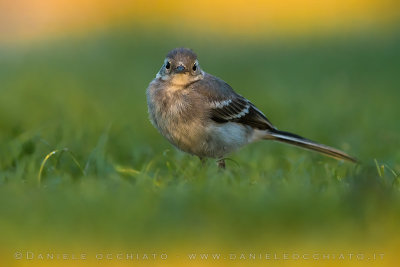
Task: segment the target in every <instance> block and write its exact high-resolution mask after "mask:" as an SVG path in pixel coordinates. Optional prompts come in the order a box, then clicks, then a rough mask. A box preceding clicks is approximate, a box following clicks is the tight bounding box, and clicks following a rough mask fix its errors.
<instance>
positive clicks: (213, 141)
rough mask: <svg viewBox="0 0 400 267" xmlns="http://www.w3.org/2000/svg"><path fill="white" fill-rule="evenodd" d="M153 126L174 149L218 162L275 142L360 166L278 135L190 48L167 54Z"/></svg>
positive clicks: (152, 101) (152, 99)
mask: <svg viewBox="0 0 400 267" xmlns="http://www.w3.org/2000/svg"><path fill="white" fill-rule="evenodd" d="M146 96H147V106H148V113H149V118H150V121H151V123H152V124H153V125H154V127H155V128H157V130H158V131H159V132H160V133H161V135H163V136H164V137H165V138H166V139H167V140H168V141H169V142H170V143H171V144H172V145H173V146H175V147H177V148H178V149H180V150H182V151H184V152H186V153H189V154H191V155H195V156H198V157H199V158H200V160H201V161H202V162H204V161H205V160H206V159H207V158H213V159H215V160H216V162H217V165H218V167H220V168H223V169H225V167H226V165H225V157H226V156H227V155H228V154H231V153H233V152H235V151H237V150H239V149H240V148H242V147H244V146H246V145H248V144H251V143H254V142H256V141H260V140H273V141H279V142H283V143H288V144H291V145H294V146H298V147H301V148H305V149H309V150H314V151H317V152H320V153H322V154H325V155H327V156H330V157H332V158H336V159H339V160H347V161H350V162H354V163H356V162H357V159H356V158H354V157H351V156H349V155H348V154H346V153H345V152H343V151H340V150H338V149H335V148H332V147H329V146H326V145H323V144H319V143H317V142H314V141H312V140H310V139H306V138H304V137H302V136H299V135H297V134H294V133H290V132H286V131H281V130H278V129H277V128H276V127H275V126H274V125H273V124H272V123H271V122H270V121H269V120H268V119H267V117H266V116H265V115H264V113H262V112H261V111H260V110H259V109H258V108H257V107H256V106H255V105H254V104H253V103H252V102H250V101H249V100H248V99H246V98H244V97H243V96H241V95H240V94H238V93H236V92H235V91H234V90H233V89H232V87H231V86H230V85H229V84H227V83H226V82H225V81H223V80H222V79H220V78H217V77H215V76H213V75H211V74H209V73H207V72H205V71H204V70H203V69H202V68H201V67H200V64H199V61H198V59H197V55H196V53H195V52H193V51H192V50H191V49H188V48H183V47H181V48H175V49H173V50H171V51H170V52H168V54H167V55H166V58H165V60H164V62H163V65H162V67H161V69H160V70H159V71H158V73H157V74H156V77H155V78H154V79H153V80H152V81H151V82H150V84H149V86H148V87H147V90H146Z"/></svg>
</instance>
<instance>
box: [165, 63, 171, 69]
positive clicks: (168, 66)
mask: <svg viewBox="0 0 400 267" xmlns="http://www.w3.org/2000/svg"><path fill="white" fill-rule="evenodd" d="M165 68H166V69H167V70H169V68H171V63H169V61H168V62H167V64H166V65H165Z"/></svg>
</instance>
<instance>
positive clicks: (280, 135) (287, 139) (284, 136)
mask: <svg viewBox="0 0 400 267" xmlns="http://www.w3.org/2000/svg"><path fill="white" fill-rule="evenodd" d="M265 139H269V140H275V141H279V142H284V143H288V144H291V145H295V146H299V147H302V148H305V149H309V150H314V151H317V152H320V153H322V154H325V155H327V156H329V157H332V158H336V159H345V160H348V161H351V162H354V163H357V159H355V158H353V157H351V156H349V155H347V154H346V153H344V152H343V151H340V150H338V149H336V148H333V147H329V146H326V145H322V144H318V143H316V142H314V141H311V140H309V139H306V138H304V137H301V136H299V135H297V134H292V133H289V132H284V131H279V130H272V131H270V132H269V133H268V135H267V136H266V137H265Z"/></svg>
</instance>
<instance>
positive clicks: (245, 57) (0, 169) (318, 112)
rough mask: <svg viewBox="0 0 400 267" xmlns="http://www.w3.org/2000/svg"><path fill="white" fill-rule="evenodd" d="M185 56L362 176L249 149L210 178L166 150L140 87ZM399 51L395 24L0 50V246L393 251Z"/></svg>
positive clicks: (114, 35)
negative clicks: (187, 52) (173, 54)
mask: <svg viewBox="0 0 400 267" xmlns="http://www.w3.org/2000/svg"><path fill="white" fill-rule="evenodd" d="M206 37H207V38H206ZM180 46H184V47H190V48H192V49H193V50H194V51H195V52H196V53H197V54H198V56H199V61H200V64H201V66H202V68H203V69H204V70H205V71H207V72H209V73H212V74H214V75H216V76H218V77H220V78H222V79H224V80H225V81H227V82H228V83H229V84H230V85H231V86H232V87H233V88H234V89H235V90H236V91H237V92H238V93H240V94H242V95H244V96H246V97H247V98H248V99H250V100H251V101H252V102H253V103H254V104H256V105H257V107H259V109H260V110H262V111H264V112H265V114H266V115H267V117H268V118H269V119H270V120H271V121H272V123H274V124H275V125H276V126H277V127H278V128H279V129H282V130H287V131H291V132H295V133H298V134H300V135H302V136H305V137H308V138H310V139H313V140H317V141H320V142H322V143H325V144H328V145H331V146H334V147H338V148H340V149H343V150H345V151H347V152H349V154H351V155H355V156H356V157H358V158H359V159H360V160H361V164H360V165H357V166H356V165H353V164H350V163H345V162H341V161H336V160H333V159H330V158H326V157H323V156H320V155H318V154H316V153H313V152H308V151H304V150H301V149H298V148H294V147H290V146H287V145H284V144H277V143H273V142H260V143H257V144H253V145H250V146H248V147H246V148H244V149H242V150H241V151H239V152H237V153H235V154H233V155H231V156H230V159H231V160H228V161H227V170H226V171H223V172H220V171H218V170H217V167H216V165H215V162H213V161H212V160H209V162H208V163H207V164H206V166H204V167H202V166H201V164H200V162H199V160H198V159H197V158H195V157H192V156H189V155H185V154H183V153H182V152H179V151H177V150H175V149H174V148H173V147H172V146H171V145H169V144H168V143H167V141H165V140H164V139H163V138H162V136H160V135H159V134H158V132H157V131H156V130H155V129H154V128H153V127H152V125H151V124H150V122H149V120H148V115H147V107H146V96H145V90H146V88H147V85H148V83H149V82H150V81H151V80H152V79H153V78H154V77H155V74H156V73H157V72H158V70H159V68H160V67H161V65H162V62H163V59H164V57H165V54H166V53H167V52H168V51H169V50H170V49H172V48H175V47H180ZM399 47H400V31H398V29H396V27H392V28H390V29H389V28H386V29H385V30H382V29H378V28H373V27H372V28H371V29H364V30H360V31H356V32H352V33H351V34H349V33H342V34H341V33H334V34H326V35H307V36H303V37H301V38H299V37H290V36H289V37H288V36H286V37H282V36H278V37H276V38H266V37H265V36H262V35H260V36H258V37H255V38H249V39H248V38H238V37H237V36H221V35H220V36H218V35H206V34H190V33H187V34H184V35H182V34H179V32H177V31H165V30H163V29H162V28H161V29H155V28H153V29H152V30H148V29H147V30H146V29H141V28H139V27H137V26H129V25H125V26H121V27H113V28H112V29H107V30H102V31H97V32H96V33H91V34H89V35H77V36H72V35H71V36H70V35H67V36H63V37H58V38H55V39H54V40H47V41H41V42H33V43H30V44H29V45H27V44H26V43H25V44H24V43H19V44H16V45H10V44H5V45H2V46H1V47H0V203H1V204H0V235H1V236H2V238H1V239H0V247H4V248H6V247H7V248H9V247H20V246H25V247H26V246H29V245H32V246H39V247H40V246H45V247H48V246H51V245H54V244H58V245H60V246H78V245H82V244H91V245H92V246H95V247H96V246H99V247H101V246H105V247H121V246H122V247H124V246H129V247H146V246H149V247H152V246H165V245H168V246H174V245H176V246H183V245H182V244H189V245H190V244H192V245H194V244H196V246H201V245H202V244H203V245H208V246H210V245H212V246H226V247H251V246H256V247H257V246H261V245H263V246H273V245H277V244H287V243H296V242H298V243H309V242H311V243H312V242H316V243H329V244H333V243H334V242H339V243H346V244H347V243H350V244H353V243H356V244H358V243H361V244H367V245H368V244H371V246H372V244H373V245H376V246H378V245H379V244H386V243H387V242H392V241H396V239H395V236H397V235H398V234H399V230H398V227H399V221H400V203H399V200H400V199H399V197H400V192H399V189H400V184H399V182H400V180H399V179H400V178H399V173H400V150H399V147H400V139H399V133H400V123H399V116H400V110H399V106H398V104H399V99H400V75H399V73H400V50H399ZM63 149H68V151H65V152H63V153H62V152H60V151H61V150H63ZM52 151H58V152H56V153H55V154H54V155H51V156H50V158H48V160H46V161H45V162H44V159H45V157H46V155H49V153H50V152H52ZM41 165H42V166H43V170H42V171H40V168H41ZM39 174H40V176H41V184H40V185H39V181H38V178H39Z"/></svg>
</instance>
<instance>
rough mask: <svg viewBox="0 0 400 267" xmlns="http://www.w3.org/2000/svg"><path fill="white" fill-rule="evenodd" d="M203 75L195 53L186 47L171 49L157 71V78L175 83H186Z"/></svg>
mask: <svg viewBox="0 0 400 267" xmlns="http://www.w3.org/2000/svg"><path fill="white" fill-rule="evenodd" d="M203 76H204V72H203V71H202V70H201V68H200V65H199V62H198V60H197V55H196V54H195V53H194V52H193V51H192V50H190V49H188V48H175V49H173V50H171V51H170V52H169V53H168V54H167V56H166V58H165V60H164V64H163V65H162V67H161V69H160V71H159V72H158V73H157V78H161V79H162V80H165V81H170V82H171V83H173V84H176V85H186V84H189V83H192V82H194V81H197V80H200V79H202V78H203Z"/></svg>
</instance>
